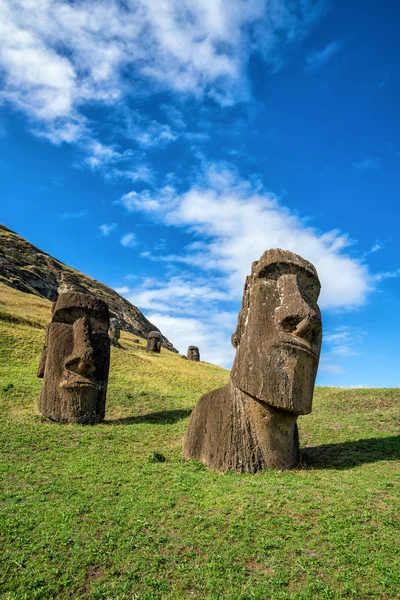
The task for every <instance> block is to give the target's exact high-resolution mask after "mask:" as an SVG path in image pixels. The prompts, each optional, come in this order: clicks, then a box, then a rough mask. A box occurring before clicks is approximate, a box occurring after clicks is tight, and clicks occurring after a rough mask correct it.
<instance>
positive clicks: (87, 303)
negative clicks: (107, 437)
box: [38, 292, 110, 423]
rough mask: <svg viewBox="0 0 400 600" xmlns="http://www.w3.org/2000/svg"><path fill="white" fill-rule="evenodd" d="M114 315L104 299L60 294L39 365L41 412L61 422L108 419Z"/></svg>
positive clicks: (71, 293)
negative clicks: (110, 325) (107, 395)
mask: <svg viewBox="0 0 400 600" xmlns="http://www.w3.org/2000/svg"><path fill="white" fill-rule="evenodd" d="M108 327H109V312H108V307H107V305H106V303H105V302H103V301H102V300H100V299H98V298H95V297H93V296H90V295H88V294H81V293H77V292H67V293H64V294H60V296H59V298H58V300H57V302H56V303H55V304H54V306H53V316H52V320H51V323H50V325H49V326H48V327H47V332H46V343H45V347H44V350H43V356H42V360H41V363H40V365H39V370H38V377H43V386H42V392H41V396H40V401H39V410H40V412H41V413H42V414H44V415H45V416H47V417H49V418H51V419H53V420H55V421H62V422H79V423H96V422H98V421H101V420H102V419H104V414H105V402H106V393H107V382H108V371H109V365H110V340H109V337H108Z"/></svg>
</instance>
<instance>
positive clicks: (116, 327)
mask: <svg viewBox="0 0 400 600" xmlns="http://www.w3.org/2000/svg"><path fill="white" fill-rule="evenodd" d="M108 335H109V336H110V342H111V344H112V345H113V346H116V347H117V348H120V347H121V346H120V343H119V337H120V335H121V327H120V324H119V322H118V319H116V318H115V317H112V318H111V319H110V330H109V332H108Z"/></svg>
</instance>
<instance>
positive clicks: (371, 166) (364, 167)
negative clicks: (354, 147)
mask: <svg viewBox="0 0 400 600" xmlns="http://www.w3.org/2000/svg"><path fill="white" fill-rule="evenodd" d="M382 166H383V161H382V159H381V158H364V159H363V160H360V161H359V162H353V167H354V168H355V169H359V170H360V171H375V170H377V169H381V168H382Z"/></svg>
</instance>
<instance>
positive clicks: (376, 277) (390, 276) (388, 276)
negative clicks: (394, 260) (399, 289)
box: [373, 269, 400, 281]
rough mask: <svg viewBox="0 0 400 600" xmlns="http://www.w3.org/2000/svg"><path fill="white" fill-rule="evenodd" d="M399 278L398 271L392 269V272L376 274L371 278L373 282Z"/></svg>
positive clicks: (399, 270)
mask: <svg viewBox="0 0 400 600" xmlns="http://www.w3.org/2000/svg"><path fill="white" fill-rule="evenodd" d="M397 277H400V269H394V270H393V271H383V272H381V273H376V274H375V275H374V276H373V279H374V281H382V280H384V279H396V278H397Z"/></svg>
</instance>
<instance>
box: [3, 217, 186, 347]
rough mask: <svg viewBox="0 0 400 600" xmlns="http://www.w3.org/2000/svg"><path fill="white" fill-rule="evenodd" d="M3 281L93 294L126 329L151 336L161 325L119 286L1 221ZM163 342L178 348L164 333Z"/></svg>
mask: <svg viewBox="0 0 400 600" xmlns="http://www.w3.org/2000/svg"><path fill="white" fill-rule="evenodd" d="M0 282H2V283H4V284H5V285H8V286H10V287H13V288H15V289H17V290H20V291H22V292H25V293H28V294H35V295H37V296H41V297H43V298H47V299H48V300H52V301H54V300H57V298H58V296H59V294H63V293H65V292H72V291H73V292H81V293H84V294H93V295H94V296H97V297H98V298H101V299H102V300H104V301H105V302H106V303H107V305H108V308H109V310H110V316H111V317H114V318H115V319H117V322H118V325H119V327H120V329H121V330H122V331H128V332H130V333H133V334H134V335H137V336H140V337H142V338H145V339H147V335H148V333H149V332H150V331H154V330H156V329H157V327H156V326H155V325H153V324H152V323H150V321H148V319H146V317H145V316H144V315H143V314H142V313H141V312H140V310H139V309H138V308H137V307H136V306H134V305H133V304H131V303H130V302H128V300H126V299H125V298H122V297H121V296H120V295H119V294H118V293H117V292H116V291H115V290H113V289H111V288H109V287H107V286H106V285H104V284H102V283H100V282H99V281H96V280H95V279H92V278H91V277H88V276H87V275H84V274H83V273H80V272H79V271H76V270H75V269H72V268H71V267H68V266H67V265H65V264H63V263H62V262H60V261H59V260H57V259H56V258H53V257H52V256H50V255H49V254H46V253H45V252H43V251H42V250H40V249H39V248H37V247H36V246H33V244H31V243H29V242H28V241H27V240H25V239H24V238H22V237H21V236H19V235H18V234H16V233H14V232H13V231H11V230H10V229H8V228H7V227H5V226H4V225H0ZM161 345H162V346H164V347H165V348H168V350H171V351H173V352H177V350H176V349H175V348H174V347H173V345H172V344H171V342H170V341H169V340H168V339H167V338H166V337H165V336H163V335H162V334H161Z"/></svg>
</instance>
